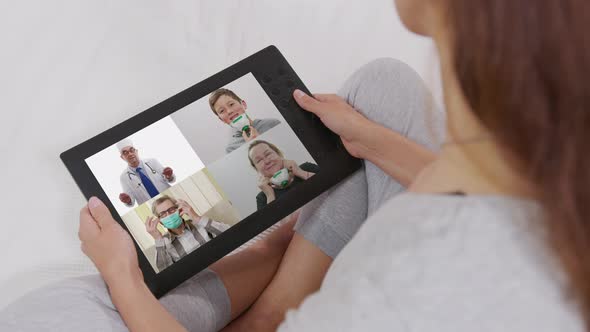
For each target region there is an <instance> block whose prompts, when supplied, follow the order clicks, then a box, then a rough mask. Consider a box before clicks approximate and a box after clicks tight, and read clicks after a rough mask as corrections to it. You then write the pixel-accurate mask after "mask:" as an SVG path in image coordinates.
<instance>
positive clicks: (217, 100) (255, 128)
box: [209, 88, 281, 153]
mask: <svg viewBox="0 0 590 332" xmlns="http://www.w3.org/2000/svg"><path fill="white" fill-rule="evenodd" d="M209 106H210V107H211V110H212V111H213V114H215V115H216V116H217V117H218V118H219V119H220V120H221V121H222V122H224V123H225V124H227V125H229V126H231V127H232V128H233V129H234V130H233V131H232V135H231V138H230V141H229V143H228V144H227V146H226V148H225V152H226V153H230V152H232V151H233V150H235V149H237V148H239V147H240V146H242V144H244V143H246V142H250V141H252V140H254V139H255V138H256V137H258V135H260V134H262V133H264V132H266V131H268V130H269V129H271V128H273V127H275V126H276V125H278V124H279V123H281V122H280V121H279V120H277V119H253V118H252V117H251V116H250V115H249V114H248V113H247V112H246V110H247V109H248V105H247V104H246V101H245V100H243V99H242V98H240V97H238V95H237V94H236V93H234V92H233V91H232V90H229V89H225V88H223V89H218V90H215V91H213V93H211V95H210V96H209Z"/></svg>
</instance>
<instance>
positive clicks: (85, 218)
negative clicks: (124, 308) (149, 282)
mask: <svg viewBox="0 0 590 332" xmlns="http://www.w3.org/2000/svg"><path fill="white" fill-rule="evenodd" d="M78 237H79V238H80V241H81V242H82V245H81V247H82V251H83V252H84V254H86V256H88V257H89V258H90V259H91V260H92V262H93V263H94V265H95V266H96V268H97V269H98V271H99V272H100V274H101V275H102V277H103V279H104V280H105V282H106V283H107V284H108V285H109V286H110V287H112V286H113V285H114V284H116V283H118V282H121V283H124V282H128V281H129V280H134V281H140V280H143V276H142V274H141V270H140V269H139V264H138V262H137V252H136V251H135V247H134V246H133V241H132V240H131V237H130V236H129V234H128V233H127V232H126V231H125V230H124V229H123V228H122V227H121V226H120V225H119V224H118V223H117V222H116V221H115V220H114V219H113V217H112V216H111V213H110V212H109V210H108V208H107V207H106V206H105V205H104V204H103V203H102V202H101V201H100V200H99V199H98V198H96V197H92V198H91V199H90V200H89V201H88V205H87V206H85V207H83V208H82V209H81V210H80V229H79V230H78Z"/></svg>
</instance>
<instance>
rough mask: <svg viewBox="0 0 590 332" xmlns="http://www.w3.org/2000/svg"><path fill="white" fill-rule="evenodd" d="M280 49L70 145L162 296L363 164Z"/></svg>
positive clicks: (82, 173) (71, 159) (72, 167)
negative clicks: (304, 99)
mask: <svg viewBox="0 0 590 332" xmlns="http://www.w3.org/2000/svg"><path fill="white" fill-rule="evenodd" d="M295 89H300V90H302V91H304V92H306V93H309V91H308V89H307V88H306V87H305V85H304V84H303V82H302V81H301V80H300V78H299V77H298V76H297V74H296V73H295V71H294V70H293V68H291V66H290V65H289V64H288V63H287V61H286V60H285V58H284V57H283V56H282V54H281V53H280V52H279V50H278V49H277V48H276V47H274V46H269V47H267V48H265V49H263V50H261V51H259V52H258V53H256V54H254V55H252V56H250V57H248V58H246V59H244V60H242V61H240V62H238V63H236V64H235V65H233V66H231V67H229V68H227V69H225V70H223V71H221V72H219V73H217V74H215V75H214V76H212V77H210V78H208V79H206V80H204V81H202V82H200V83H198V84H195V85H193V86H191V87H189V88H188V89H186V90H184V91H182V92H180V93H178V94H176V95H175V96H173V97H170V98H169V99H167V100H165V101H163V102H161V103H159V104H157V105H156V106H153V107H151V108H149V109H147V110H145V111H143V112H141V113H139V114H137V115H135V116H134V117H132V118H130V119H128V120H126V121H124V122H123V123H121V124H119V125H117V126H115V127H113V128H111V129H109V130H107V131H105V132H103V133H101V134H99V135H97V136H95V137H93V138H91V139H89V140H87V141H85V142H83V143H81V144H79V145H77V146H75V147H73V148H71V149H69V150H67V151H65V152H63V153H62V154H61V159H62V160H63V162H64V163H65V165H66V167H67V169H68V170H69V172H70V173H71V175H72V177H73V178H74V180H75V181H76V183H77V185H78V187H79V188H80V190H81V191H82V193H83V194H84V196H85V197H86V198H87V199H88V198H90V197H91V196H97V197H98V198H100V199H101V200H102V201H103V202H105V204H106V205H107V206H108V208H109V209H110V211H111V213H112V214H113V217H114V218H115V219H116V220H117V221H118V222H119V223H120V224H121V226H122V227H123V228H124V229H126V230H127V231H128V232H129V233H130V234H131V236H132V238H133V240H134V242H135V246H136V249H137V251H138V252H139V253H140V254H138V258H139V265H140V267H141V269H142V271H143V276H144V279H145V282H146V284H147V285H148V287H149V288H150V290H151V291H152V292H153V293H154V295H155V296H157V297H160V296H162V295H163V294H165V293H166V292H168V291H169V290H171V289H173V288H174V287H176V286H177V285H179V284H180V283H182V282H183V281H185V280H187V279H188V278H190V277H192V276H193V275H195V274H196V273H198V272H199V271H201V270H203V269H204V268H206V267H207V266H209V265H210V264H212V263H213V262H215V261H217V260H219V259H221V258H223V257H224V256H225V255H228V254H231V252H232V251H234V250H235V249H236V248H239V247H240V246H241V245H243V244H244V243H247V242H248V241H250V240H251V239H253V238H254V237H256V236H257V235H258V234H259V233H261V232H263V231H264V230H266V229H267V228H269V227H271V226H273V225H274V224H275V223H277V222H279V221H281V220H282V219H283V218H285V217H287V216H288V215H290V214H291V213H293V212H294V211H296V210H297V209H299V208H300V207H302V206H303V205H304V204H306V203H307V202H309V201H310V200H312V199H313V198H315V197H317V196H318V195H320V194H321V193H322V192H324V191H326V190H327V189H329V188H330V187H332V186H334V185H335V184H337V183H338V182H339V181H341V180H343V179H344V178H346V177H347V176H349V175H350V174H352V173H353V172H355V171H356V170H358V169H359V168H360V166H361V162H360V161H359V160H358V159H356V158H354V157H352V156H350V155H349V154H348V153H347V152H346V150H345V149H344V147H343V145H342V143H341V141H340V139H339V137H338V136H337V135H335V134H334V133H332V132H330V131H329V130H328V129H327V128H326V127H325V126H324V125H323V124H322V123H321V121H320V120H319V119H318V118H317V117H316V116H315V115H313V114H311V113H309V112H306V111H304V110H302V109H301V108H300V107H299V106H298V105H297V103H296V102H295V100H294V99H293V97H292V94H293V91H294V90H295Z"/></svg>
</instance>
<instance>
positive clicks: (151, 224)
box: [145, 216, 162, 240]
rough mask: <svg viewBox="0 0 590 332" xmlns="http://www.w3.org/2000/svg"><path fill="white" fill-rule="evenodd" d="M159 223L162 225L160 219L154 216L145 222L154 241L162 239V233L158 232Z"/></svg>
mask: <svg viewBox="0 0 590 332" xmlns="http://www.w3.org/2000/svg"><path fill="white" fill-rule="evenodd" d="M158 223H160V219H158V218H156V217H154V216H149V217H148V218H147V219H146V221H145V230H146V231H147V232H148V233H150V235H151V236H152V237H153V238H154V240H158V239H161V238H162V233H160V231H159V230H158Z"/></svg>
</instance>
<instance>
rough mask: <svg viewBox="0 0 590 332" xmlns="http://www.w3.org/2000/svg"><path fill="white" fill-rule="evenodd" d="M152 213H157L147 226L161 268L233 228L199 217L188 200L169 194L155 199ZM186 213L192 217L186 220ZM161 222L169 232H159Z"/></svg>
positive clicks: (148, 220)
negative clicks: (163, 233)
mask: <svg viewBox="0 0 590 332" xmlns="http://www.w3.org/2000/svg"><path fill="white" fill-rule="evenodd" d="M152 213H153V214H154V215H153V216H149V217H148V218H147V220H146V223H145V227H146V230H147V232H148V233H150V235H151V236H152V237H153V238H154V240H155V241H156V266H157V267H158V270H160V271H162V270H163V269H165V268H167V267H168V266H170V265H172V264H173V263H174V262H177V261H178V260H180V259H181V258H182V257H184V256H186V255H187V254H189V253H190V252H192V251H193V250H195V249H197V248H198V247H199V246H201V245H203V244H205V243H207V241H209V240H211V239H213V238H215V237H217V235H219V234H221V233H223V232H224V231H225V230H227V229H228V228H229V227H230V226H229V225H226V224H224V223H220V222H217V221H214V220H212V219H209V218H208V217H204V216H199V215H198V214H197V213H196V212H195V210H194V209H193V208H192V207H191V206H190V205H189V204H188V203H187V202H186V201H184V200H181V199H179V200H175V199H174V198H172V197H170V196H166V195H164V196H162V197H160V198H158V199H156V200H155V201H154V203H153V204H152ZM184 215H186V216H188V218H189V219H188V220H184V219H183V218H182V216H184ZM158 223H159V224H161V225H162V226H164V227H165V228H166V229H168V234H167V235H165V236H163V235H162V233H160V231H159V230H158V228H157V226H158Z"/></svg>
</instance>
